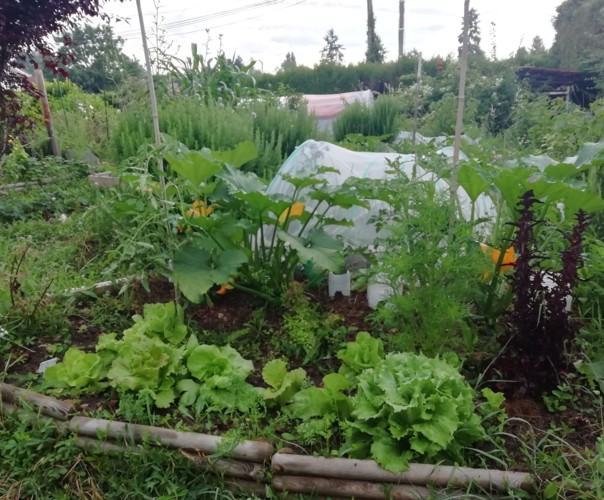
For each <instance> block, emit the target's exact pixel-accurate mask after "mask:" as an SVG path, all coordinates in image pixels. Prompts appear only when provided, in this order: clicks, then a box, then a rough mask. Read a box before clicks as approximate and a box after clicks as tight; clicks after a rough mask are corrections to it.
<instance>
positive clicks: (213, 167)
mask: <svg viewBox="0 0 604 500" xmlns="http://www.w3.org/2000/svg"><path fill="white" fill-rule="evenodd" d="M168 151H169V154H167V155H166V156H165V158H166V160H167V161H168V163H169V165H170V168H171V169H172V170H173V171H174V172H175V173H176V174H177V176H178V179H177V180H176V182H175V183H173V186H174V187H176V188H177V189H178V190H179V193H180V194H181V197H182V198H183V199H184V198H189V199H191V198H192V199H194V200H197V201H196V203H197V205H196V207H197V212H195V211H190V210H189V208H190V207H189V205H188V204H185V203H183V219H184V221H183V222H184V224H183V225H182V226H183V231H184V234H185V238H186V240H185V241H184V242H183V243H182V244H181V245H180V247H179V248H178V249H177V250H176V252H175V255H174V281H175V283H176V284H177V285H178V287H179V288H180V290H181V291H182V293H183V295H184V296H185V297H187V299H189V300H191V301H192V302H196V303H198V302H201V301H202V300H203V299H204V297H206V296H207V293H208V292H209V291H210V290H211V289H212V288H213V287H215V286H220V285H224V284H229V286H232V287H235V288H239V289H242V290H245V291H248V292H251V293H253V294H256V295H259V296H261V297H263V298H264V299H266V300H268V301H273V302H276V301H278V300H279V298H280V296H281V295H282V293H283V292H284V291H285V290H286V289H287V288H288V286H289V284H290V283H291V282H292V280H293V278H294V272H295V271H296V269H297V268H298V267H299V266H301V265H302V264H304V263H307V262H309V261H311V262H312V263H313V264H314V266H316V267H319V268H321V269H324V270H330V271H337V270H338V269H340V268H341V267H342V265H343V256H342V253H341V251H342V249H343V246H342V243H341V242H340V241H339V240H338V239H336V238H334V237H332V236H330V235H328V234H327V233H326V232H325V231H324V227H325V226H328V225H349V224H351V223H350V222H349V221H346V220H338V219H334V218H331V217H329V211H330V209H331V208H332V207H342V208H350V207H352V206H355V205H358V206H366V204H365V203H364V202H362V201H360V200H359V199H358V198H357V197H356V196H355V195H354V194H353V193H352V192H351V191H349V190H348V188H347V187H346V186H342V187H338V188H337V189H330V188H328V186H326V182H327V181H326V180H324V179H322V178H321V174H323V173H325V170H326V169H319V170H318V171H317V173H316V174H315V175H311V176H308V177H305V178H300V179H299V178H292V177H287V178H286V180H287V181H288V182H290V183H291V184H293V185H294V187H295V189H294V193H293V195H292V196H290V197H285V196H283V195H279V194H269V193H268V192H267V186H266V183H265V181H264V180H262V179H261V178H260V177H258V176H257V175H255V174H253V173H244V172H242V171H241V170H239V167H241V166H242V165H243V164H245V163H246V162H248V161H250V160H252V159H254V158H255V157H256V149H255V146H254V145H253V143H251V142H243V143H240V144H239V145H238V146H237V147H236V148H235V149H233V150H231V151H225V152H219V151H215V152H211V151H209V150H207V149H204V150H202V151H189V150H188V149H186V147H184V146H183V145H182V144H178V143H175V142H174V141H172V143H171V145H170V146H169V147H168ZM199 207H203V208H204V209H203V210H200V209H199ZM210 208H211V210H210ZM294 220H296V221H298V222H299V224H297V225H295V226H294V225H293V224H291V223H292V221H294ZM185 226H186V227H187V229H189V228H190V229H191V230H189V231H187V230H186V229H184V227H185Z"/></svg>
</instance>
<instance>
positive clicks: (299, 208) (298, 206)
mask: <svg viewBox="0 0 604 500" xmlns="http://www.w3.org/2000/svg"><path fill="white" fill-rule="evenodd" d="M303 213H304V203H301V202H299V201H298V202H296V203H294V204H293V205H292V206H291V207H289V208H286V209H285V210H283V213H282V214H281V215H280V216H279V223H281V224H284V223H285V221H286V220H287V219H288V218H291V217H300V216H301V215H302V214H303Z"/></svg>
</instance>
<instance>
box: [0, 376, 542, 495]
mask: <svg viewBox="0 0 604 500" xmlns="http://www.w3.org/2000/svg"><path fill="white" fill-rule="evenodd" d="M28 409H29V410H34V411H36V412H37V413H38V417H39V418H41V419H44V420H46V421H50V422H53V423H54V424H55V425H56V426H57V427H58V428H59V430H63V431H70V432H72V433H73V434H74V435H75V443H76V445H78V446H80V447H82V448H84V449H86V450H91V451H93V452H101V453H126V452H142V453H144V452H145V448H144V447H142V446H141V444H143V443H148V444H154V445H159V446H164V447H167V448H173V449H177V450H179V451H180V453H182V455H183V456H185V457H186V458H188V459H189V460H191V462H192V463H193V464H194V465H195V466H196V467H199V468H200V469H203V470H204V471H206V472H210V473H212V474H214V475H216V476H219V477H220V478H222V480H223V481H224V484H225V487H226V488H228V489H230V490H233V491H245V492H247V493H248V494H254V495H256V496H259V497H264V496H265V494H266V487H267V486H269V485H270V486H271V487H272V489H273V490H274V491H278V492H287V493H295V494H312V495H314V496H318V497H322V496H337V497H347V498H353V497H354V498H359V499H400V500H407V499H423V498H432V497H433V495H434V493H435V491H443V490H448V491H451V489H454V490H455V491H456V492H457V493H458V495H459V496H458V498H464V496H465V495H467V494H469V492H470V491H476V492H478V493H479V494H480V493H482V494H484V495H485V496H484V498H496V497H497V496H498V495H499V494H505V493H506V492H507V491H508V490H509V489H511V488H513V489H521V490H524V491H527V492H529V493H534V492H535V491H536V489H537V481H536V478H535V477H534V476H532V475H531V474H529V473H527V472H511V471H502V470H490V469H475V468H469V467H452V466H445V465H429V464H410V466H409V469H408V470H407V471H405V472H401V473H397V474H394V473H391V472H388V471H386V470H384V469H382V468H381V467H380V466H379V465H378V464H377V463H376V462H374V461H373V460H354V459H348V458H325V457H314V456H308V455H295V454H290V453H280V452H275V450H274V448H273V446H272V445H271V444H270V443H268V442H265V441H240V442H238V443H233V445H232V446H229V443H228V441H226V440H224V439H223V438H221V437H219V436H212V435H209V434H201V433H197V432H184V431H175V430H172V429H165V428H163V427H155V426H150V425H140V424H132V423H127V422H119V421H112V420H104V419H98V418H90V417H84V416H78V415H75V414H74V413H75V407H74V405H73V404H72V403H70V402H67V401H61V400H58V399H55V398H52V397H49V396H44V395H42V394H38V393H36V392H33V391H28V390H25V389H21V388H19V387H16V386H14V385H10V384H6V383H0V415H1V414H7V413H12V412H17V413H23V414H25V413H27V411H28ZM99 436H101V439H99ZM103 438H104V439H103ZM222 451H224V453H222ZM472 498H482V497H480V496H477V495H476V494H475V493H473V494H472Z"/></svg>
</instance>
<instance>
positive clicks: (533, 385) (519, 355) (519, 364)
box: [497, 191, 589, 393]
mask: <svg viewBox="0 0 604 500" xmlns="http://www.w3.org/2000/svg"><path fill="white" fill-rule="evenodd" d="M537 203H540V201H539V200H537V199H536V198H535V196H534V193H533V191H527V192H526V193H525V194H524V195H523V196H522V199H521V200H520V202H519V203H518V206H519V212H520V217H519V219H518V221H517V222H516V223H515V224H514V225H515V226H516V234H515V237H514V240H513V243H512V244H513V246H514V248H515V249H516V252H517V254H518V257H517V260H516V263H515V265H514V273H513V275H512V277H511V285H512V287H513V289H514V297H515V298H514V304H513V310H512V312H511V313H510V315H509V316H508V318H509V325H508V326H509V331H508V334H507V335H505V336H504V339H503V340H504V341H505V342H506V343H508V348H507V351H506V353H505V354H504V355H503V356H502V357H501V359H500V360H499V361H498V363H497V367H498V369H499V370H500V371H501V372H502V373H503V375H504V377H505V378H507V379H510V380H515V381H517V382H519V383H521V384H522V388H523V391H527V390H528V391H530V392H533V393H541V392H543V391H546V390H549V389H552V388H554V387H555V386H556V385H557V384H558V382H559V380H558V377H559V375H560V373H561V372H563V371H565V370H567V369H568V361H567V359H566V357H565V354H564V353H565V346H566V344H567V343H569V342H570V341H572V340H573V338H574V336H575V334H576V330H577V327H576V325H575V324H574V322H573V321H572V319H571V317H570V314H569V311H568V310H567V297H572V292H573V288H574V287H575V285H576V283H577V280H578V273H577V271H578V269H579V268H580V267H581V264H582V252H583V233H584V232H585V230H586V228H587V226H588V224H589V221H588V217H587V215H586V213H585V212H584V211H583V210H580V211H579V212H578V213H577V216H576V218H577V222H576V224H575V226H574V228H573V230H572V232H571V233H570V234H564V238H565V239H566V240H567V242H568V247H567V248H566V250H564V251H563V252H562V253H561V261H562V268H561V270H560V271H559V272H551V270H549V269H545V268H544V267H543V261H544V260H545V257H544V256H543V255H540V254H538V253H537V251H536V250H535V247H536V243H535V235H534V228H535V226H536V225H538V224H540V223H542V222H543V221H540V220H535V217H534V206H535V204H537Z"/></svg>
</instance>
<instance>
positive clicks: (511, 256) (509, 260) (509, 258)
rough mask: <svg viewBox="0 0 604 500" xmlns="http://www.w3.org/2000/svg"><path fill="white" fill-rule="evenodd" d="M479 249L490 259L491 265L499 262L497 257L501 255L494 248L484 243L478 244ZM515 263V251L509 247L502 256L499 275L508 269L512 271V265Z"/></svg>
mask: <svg viewBox="0 0 604 500" xmlns="http://www.w3.org/2000/svg"><path fill="white" fill-rule="evenodd" d="M480 249H481V250H482V251H483V252H484V253H485V254H488V255H489V256H490V257H491V260H492V261H493V264H497V263H498V262H499V257H500V255H501V251H500V250H497V249H496V248H493V247H490V246H489V245H485V244H484V243H481V244H480ZM515 263H516V251H515V250H514V247H509V248H508V249H507V250H506V251H505V254H504V255H503V260H502V261H501V267H500V269H499V272H500V273H504V272H505V271H507V270H509V269H514V264H515Z"/></svg>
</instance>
